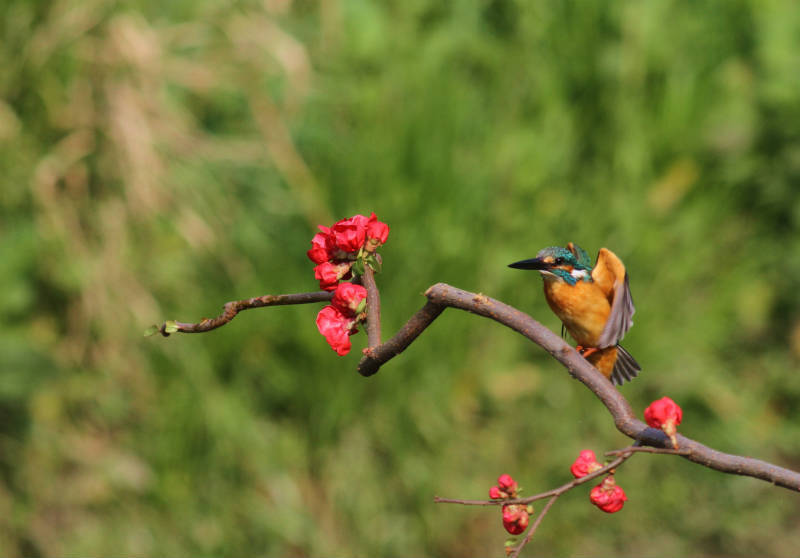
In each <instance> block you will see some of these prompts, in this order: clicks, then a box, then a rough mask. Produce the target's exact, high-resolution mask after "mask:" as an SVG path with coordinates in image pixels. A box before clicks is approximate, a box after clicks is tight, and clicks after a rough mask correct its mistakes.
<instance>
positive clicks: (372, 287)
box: [361, 265, 381, 349]
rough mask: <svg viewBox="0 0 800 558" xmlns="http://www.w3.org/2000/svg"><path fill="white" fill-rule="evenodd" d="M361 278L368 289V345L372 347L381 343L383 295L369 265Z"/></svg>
mask: <svg viewBox="0 0 800 558" xmlns="http://www.w3.org/2000/svg"><path fill="white" fill-rule="evenodd" d="M361 280H362V283H363V284H364V288H365V289H367V347H369V348H370V349H372V348H374V347H377V346H378V345H380V344H381V295H380V292H379V291H378V285H376V284H375V274H374V272H373V271H372V268H371V267H370V266H369V265H365V266H364V275H363V276H362V278H361Z"/></svg>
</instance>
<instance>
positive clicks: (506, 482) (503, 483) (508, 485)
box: [497, 475, 517, 493]
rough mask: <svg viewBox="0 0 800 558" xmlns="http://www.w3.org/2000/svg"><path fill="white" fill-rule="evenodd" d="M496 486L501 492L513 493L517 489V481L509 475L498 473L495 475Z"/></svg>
mask: <svg viewBox="0 0 800 558" xmlns="http://www.w3.org/2000/svg"><path fill="white" fill-rule="evenodd" d="M497 486H499V487H500V490H502V491H503V492H509V493H514V492H516V491H517V482H516V481H515V480H514V479H513V478H511V475H500V476H499V477H497Z"/></svg>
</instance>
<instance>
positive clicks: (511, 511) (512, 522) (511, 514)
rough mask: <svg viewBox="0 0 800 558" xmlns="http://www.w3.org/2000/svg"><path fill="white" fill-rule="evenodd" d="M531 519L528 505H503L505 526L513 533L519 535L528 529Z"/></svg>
mask: <svg viewBox="0 0 800 558" xmlns="http://www.w3.org/2000/svg"><path fill="white" fill-rule="evenodd" d="M529 520H530V516H529V515H528V510H527V508H526V506H522V505H519V504H512V505H510V506H503V527H505V528H506V531H508V532H509V533H511V534H512V535H519V534H520V533H522V532H523V531H524V530H525V529H527V528H528V521H529Z"/></svg>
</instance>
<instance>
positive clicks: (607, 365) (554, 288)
mask: <svg viewBox="0 0 800 558" xmlns="http://www.w3.org/2000/svg"><path fill="white" fill-rule="evenodd" d="M508 267H511V268H514V269H532V270H536V271H538V272H539V273H540V274H541V275H542V279H544V296H545V298H546V299H547V304H548V305H549V306H550V308H551V309H552V310H553V312H554V313H555V315H556V316H558V318H559V319H560V320H561V323H562V324H563V326H562V328H561V332H562V336H563V334H564V330H565V329H566V331H568V332H569V334H570V335H571V336H572V338H573V339H574V340H575V342H576V343H577V347H576V348H577V350H578V352H579V353H581V355H582V356H583V357H584V358H585V359H586V360H588V361H589V362H590V363H592V365H594V367H595V368H597V369H598V370H599V371H600V372H601V373H602V374H603V375H604V376H605V377H606V378H608V379H609V380H610V381H611V383H612V384H614V385H617V386H619V385H622V384H623V383H624V382H625V381H630V380H632V379H633V378H635V377H636V376H637V375H638V374H639V372H640V371H641V367H640V366H639V363H638V362H636V359H634V358H633V357H632V356H631V354H630V353H629V352H628V351H626V350H625V349H624V348H622V346H621V345H620V344H619V342H620V341H621V340H622V338H623V337H624V336H625V333H626V332H627V331H628V330H629V329H630V328H631V326H632V325H633V314H634V312H635V311H636V309H635V307H634V305H633V297H632V296H631V290H630V286H629V285H628V273H627V271H626V270H625V265H624V264H623V263H622V261H621V260H620V259H619V258H618V257H617V255H616V254H614V252H612V251H611V250H609V249H607V248H601V249H600V251H599V252H598V254H597V260H596V261H595V264H594V266H592V261H591V259H590V258H589V254H587V253H586V251H585V250H583V248H581V247H580V246H578V245H576V244H573V243H572V242H570V243H568V244H567V246H566V247H565V248H562V247H560V246H550V247H547V248H544V249H542V250H540V251H539V253H538V254H536V257H535V258H531V259H528V260H522V261H519V262H514V263H512V264H509V266H508Z"/></svg>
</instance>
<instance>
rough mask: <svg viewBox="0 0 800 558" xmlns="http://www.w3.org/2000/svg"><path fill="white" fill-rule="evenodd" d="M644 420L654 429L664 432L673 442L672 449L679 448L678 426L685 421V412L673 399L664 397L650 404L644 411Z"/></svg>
mask: <svg viewBox="0 0 800 558" xmlns="http://www.w3.org/2000/svg"><path fill="white" fill-rule="evenodd" d="M644 420H645V421H646V422H647V424H648V425H650V426H652V427H653V428H660V429H661V430H663V431H664V432H665V433H666V435H667V436H669V439H670V440H672V447H674V448H677V447H678V437H677V436H676V434H677V432H678V429H677V426H678V425H679V424H680V423H681V420H683V410H682V409H681V408H680V407H679V406H678V404H677V403H675V402H674V401H673V400H672V399H670V398H669V397H662V398H661V399H657V400H656V401H653V402H652V403H650V406H649V407H647V409H645V410H644Z"/></svg>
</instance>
